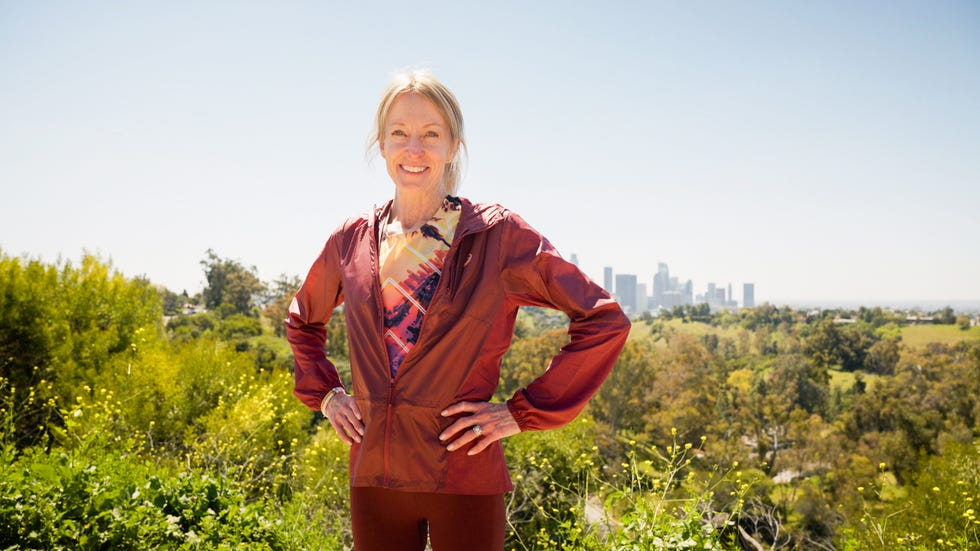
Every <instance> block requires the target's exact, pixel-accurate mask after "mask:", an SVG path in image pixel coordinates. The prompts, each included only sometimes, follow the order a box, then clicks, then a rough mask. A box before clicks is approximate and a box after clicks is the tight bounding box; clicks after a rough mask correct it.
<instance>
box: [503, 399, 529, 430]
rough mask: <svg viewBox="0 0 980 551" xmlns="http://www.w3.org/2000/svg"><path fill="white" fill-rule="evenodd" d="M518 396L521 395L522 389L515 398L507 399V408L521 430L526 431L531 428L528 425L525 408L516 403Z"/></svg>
mask: <svg viewBox="0 0 980 551" xmlns="http://www.w3.org/2000/svg"><path fill="white" fill-rule="evenodd" d="M518 396H520V391H518V393H517V394H515V395H514V397H513V398H511V399H510V400H507V410H508V411H510V416H511V417H513V418H514V421H517V426H518V428H520V429H521V432H526V431H528V430H530V428H529V427H528V420H527V418H526V417H525V416H524V410H522V409H520V406H518V405H517V404H516V400H517V398H518Z"/></svg>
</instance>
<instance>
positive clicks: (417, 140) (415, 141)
mask: <svg viewBox="0 0 980 551" xmlns="http://www.w3.org/2000/svg"><path fill="white" fill-rule="evenodd" d="M408 152H409V153H421V152H422V137H421V136H419V135H418V134H412V135H410V136H409V137H408Z"/></svg>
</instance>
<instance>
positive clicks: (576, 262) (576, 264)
mask: <svg viewBox="0 0 980 551" xmlns="http://www.w3.org/2000/svg"><path fill="white" fill-rule="evenodd" d="M569 262H571V263H572V264H574V265H575V267H578V255H577V254H575V253H572V258H571V259H570V260H569Z"/></svg>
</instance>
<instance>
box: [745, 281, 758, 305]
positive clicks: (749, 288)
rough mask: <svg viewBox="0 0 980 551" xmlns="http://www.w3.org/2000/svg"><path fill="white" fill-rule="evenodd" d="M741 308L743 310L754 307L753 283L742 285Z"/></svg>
mask: <svg viewBox="0 0 980 551" xmlns="http://www.w3.org/2000/svg"><path fill="white" fill-rule="evenodd" d="M742 307H743V308H754V307H755V284H754V283H745V284H743V285H742Z"/></svg>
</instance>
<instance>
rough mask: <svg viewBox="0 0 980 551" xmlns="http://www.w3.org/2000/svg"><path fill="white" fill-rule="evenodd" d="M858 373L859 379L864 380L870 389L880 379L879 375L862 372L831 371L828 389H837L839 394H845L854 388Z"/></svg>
mask: <svg viewBox="0 0 980 551" xmlns="http://www.w3.org/2000/svg"><path fill="white" fill-rule="evenodd" d="M858 373H860V374H861V378H862V379H864V382H865V384H866V385H867V386H868V387H871V385H872V384H874V382H875V381H877V380H879V379H881V378H882V376H881V375H876V374H874V373H865V372H864V371H854V372H850V371H838V370H836V369H832V370H830V388H838V389H840V391H841V392H847V391H848V390H850V389H851V388H852V387H853V386H854V383H855V382H856V380H857V374H858Z"/></svg>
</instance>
